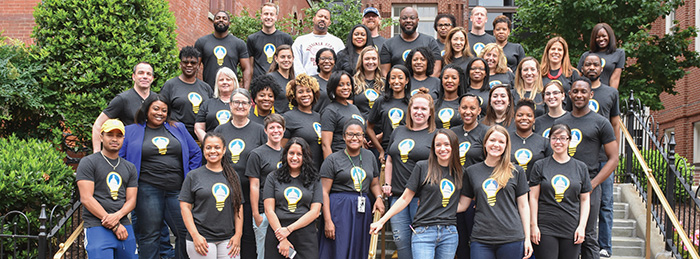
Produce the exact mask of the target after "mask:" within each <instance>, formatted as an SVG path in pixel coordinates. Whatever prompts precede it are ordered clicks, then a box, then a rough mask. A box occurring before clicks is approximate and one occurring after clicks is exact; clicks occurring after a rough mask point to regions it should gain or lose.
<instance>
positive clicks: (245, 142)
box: [214, 121, 267, 202]
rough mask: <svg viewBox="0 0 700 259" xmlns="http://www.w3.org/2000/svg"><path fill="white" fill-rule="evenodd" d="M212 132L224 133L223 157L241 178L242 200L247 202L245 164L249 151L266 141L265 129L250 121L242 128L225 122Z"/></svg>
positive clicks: (247, 185) (248, 193) (248, 187)
mask: <svg viewBox="0 0 700 259" xmlns="http://www.w3.org/2000/svg"><path fill="white" fill-rule="evenodd" d="M214 132H219V133H221V134H222V135H224V140H225V141H226V155H225V158H224V159H227V160H228V161H231V162H232V163H231V165H233V169H234V170H236V173H238V178H240V179H241V186H243V189H242V191H243V200H244V201H246V202H247V201H248V199H249V196H250V181H249V180H248V177H246V176H245V166H246V162H247V161H248V155H250V152H251V151H253V149H255V148H257V147H259V146H261V145H263V144H265V142H267V135H265V129H264V128H263V126H262V125H260V124H257V123H254V122H252V121H251V122H248V124H247V125H245V126H243V127H242V128H237V127H235V126H233V123H226V124H223V125H221V126H219V127H216V129H214Z"/></svg>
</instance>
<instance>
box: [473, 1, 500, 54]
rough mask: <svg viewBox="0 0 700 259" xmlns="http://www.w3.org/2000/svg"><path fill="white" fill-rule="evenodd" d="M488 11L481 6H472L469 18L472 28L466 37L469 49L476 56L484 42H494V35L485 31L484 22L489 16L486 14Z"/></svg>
mask: <svg viewBox="0 0 700 259" xmlns="http://www.w3.org/2000/svg"><path fill="white" fill-rule="evenodd" d="M487 14H488V12H487V11H486V8H485V7H483V6H476V7H474V8H472V12H471V16H470V17H469V20H470V21H471V22H472V29H471V31H469V35H467V38H468V39H469V50H471V52H472V54H474V56H478V55H479V54H480V53H481V50H483V49H484V47H485V46H486V44H489V43H494V42H496V37H494V36H493V35H491V34H487V33H486V22H488V20H489V18H488V17H487V16H486V15H487Z"/></svg>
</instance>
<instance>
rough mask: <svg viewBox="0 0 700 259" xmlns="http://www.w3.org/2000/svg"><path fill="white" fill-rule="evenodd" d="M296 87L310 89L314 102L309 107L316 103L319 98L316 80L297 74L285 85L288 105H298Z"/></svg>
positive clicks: (318, 87)
mask: <svg viewBox="0 0 700 259" xmlns="http://www.w3.org/2000/svg"><path fill="white" fill-rule="evenodd" d="M298 86H306V87H308V88H310V89H311V91H312V92H313V93H314V100H313V102H312V103H311V105H314V104H315V103H316V101H318V98H319V96H320V95H321V94H320V93H319V91H320V86H318V81H317V80H316V78H313V77H310V76H309V75H307V74H299V75H298V76H297V77H296V78H294V79H292V80H291V81H289V83H287V87H286V91H287V100H289V103H291V104H292V105H294V106H297V105H299V104H298V103H297V98H296V94H297V87H298Z"/></svg>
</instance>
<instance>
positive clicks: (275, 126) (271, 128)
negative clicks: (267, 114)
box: [265, 122, 284, 143]
mask: <svg viewBox="0 0 700 259" xmlns="http://www.w3.org/2000/svg"><path fill="white" fill-rule="evenodd" d="M265 134H267V139H268V140H270V141H271V142H272V143H280V141H282V137H284V127H282V125H281V124H279V123H278V122H270V123H269V124H267V126H265Z"/></svg>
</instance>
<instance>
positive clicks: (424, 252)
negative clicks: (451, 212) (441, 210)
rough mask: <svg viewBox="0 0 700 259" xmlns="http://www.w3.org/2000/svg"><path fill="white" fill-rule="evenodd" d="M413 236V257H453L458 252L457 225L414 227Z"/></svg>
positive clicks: (445, 258)
mask: <svg viewBox="0 0 700 259" xmlns="http://www.w3.org/2000/svg"><path fill="white" fill-rule="evenodd" d="M414 229H415V230H416V232H415V233H413V236H412V237H411V244H412V247H411V250H412V251H413V258H435V259H453V258H455V252H457V242H459V236H458V234H457V226H454V225H452V226H444V225H435V226H427V227H414Z"/></svg>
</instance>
